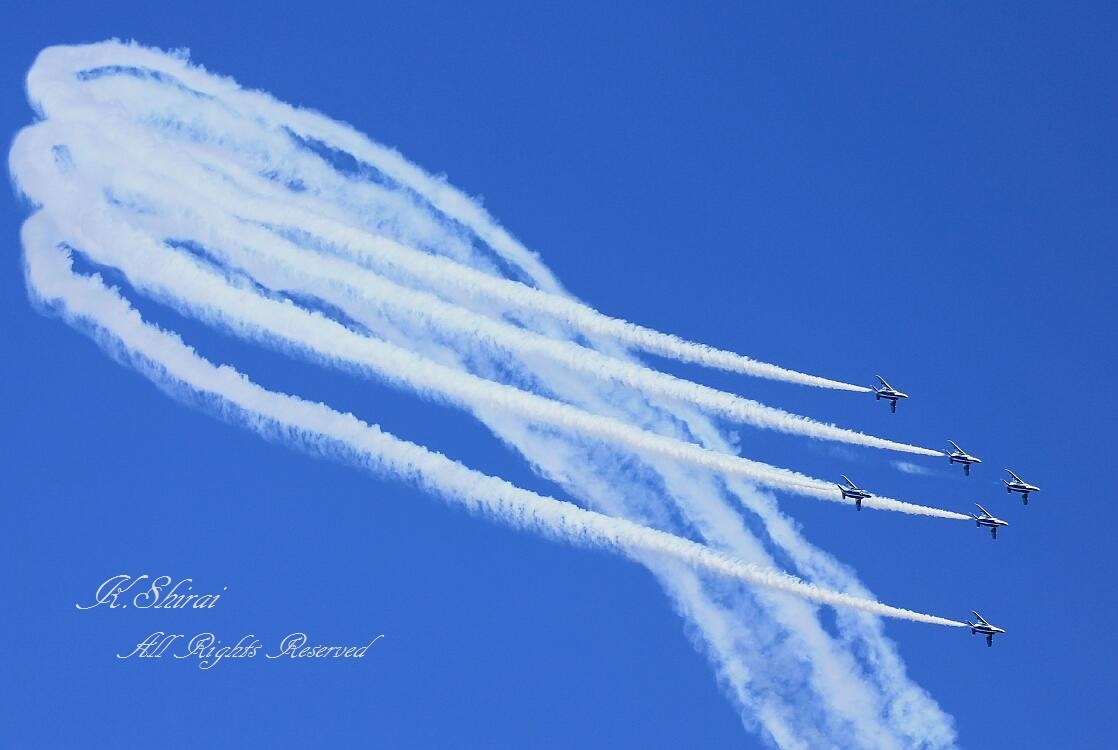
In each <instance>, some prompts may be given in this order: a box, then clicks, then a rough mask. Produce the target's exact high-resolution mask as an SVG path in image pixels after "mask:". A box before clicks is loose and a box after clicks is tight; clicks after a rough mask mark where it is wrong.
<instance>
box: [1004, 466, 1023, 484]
mask: <svg viewBox="0 0 1118 750" xmlns="http://www.w3.org/2000/svg"><path fill="white" fill-rule="evenodd" d="M1006 471H1008V472H1009V475H1010V476H1011V477H1013V478H1014V479H1016V480H1017V481H1018V482H1020V483H1021V484H1024V483H1025V481H1024V480H1023V479H1021V477H1019V476H1017V475H1016V474H1014V473H1013V472H1012V471H1010V470H1009V469H1006Z"/></svg>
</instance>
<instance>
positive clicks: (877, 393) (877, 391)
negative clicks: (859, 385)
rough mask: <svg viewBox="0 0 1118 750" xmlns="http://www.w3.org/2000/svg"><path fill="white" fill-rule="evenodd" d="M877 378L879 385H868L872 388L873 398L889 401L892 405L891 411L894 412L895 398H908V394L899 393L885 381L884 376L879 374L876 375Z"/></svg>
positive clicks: (895, 409) (895, 407) (895, 406)
mask: <svg viewBox="0 0 1118 750" xmlns="http://www.w3.org/2000/svg"><path fill="white" fill-rule="evenodd" d="M877 379H878V380H880V381H881V387H880V388H878V387H876V386H872V385H871V386H870V388H873V393H874V396H873V398H874V400H875V401H880V400H881V399H885V400H886V401H888V402H889V405H890V406H891V407H892V410H893V412H894V413H896V411H897V399H899V398H908V394H907V393H901V392H900V391H898V390H897V389H896V388H894V387H893V386H891V385H889V384H888V383H887V382H885V378H883V377H881V376H880V375H878V376H877Z"/></svg>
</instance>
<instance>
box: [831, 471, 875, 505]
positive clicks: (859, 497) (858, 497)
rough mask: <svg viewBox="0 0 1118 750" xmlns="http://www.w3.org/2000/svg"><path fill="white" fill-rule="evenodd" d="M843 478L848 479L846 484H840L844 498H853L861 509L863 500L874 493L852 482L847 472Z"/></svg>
mask: <svg viewBox="0 0 1118 750" xmlns="http://www.w3.org/2000/svg"><path fill="white" fill-rule="evenodd" d="M842 478H843V479H845V480H846V485H845V486H844V485H841V484H840V485H839V486H838V488H839V489H840V490H841V491H842V499H843V500H853V501H854V504H855V505H856V506H858V510H861V509H862V501H863V500H865V499H866V498H867V497H873V495H872V494H870V493H869V492H866V491H865V490H863V489H862V488H861V487H859V486H858V485H856V484H854V483H853V482H851V481H850V477H848V476H846V475H845V474H843V475H842Z"/></svg>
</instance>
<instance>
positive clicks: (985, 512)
mask: <svg viewBox="0 0 1118 750" xmlns="http://www.w3.org/2000/svg"><path fill="white" fill-rule="evenodd" d="M974 505H975V507H976V508H978V509H979V510H980V511H982V513H983V514H984V515H986V517H988V518H993V517H994V516H993V515H991V514H990V511H988V510H986V509H985V508H983V507H982V506H981V505H979V504H978V503H975V504H974ZM976 614H977V613H976Z"/></svg>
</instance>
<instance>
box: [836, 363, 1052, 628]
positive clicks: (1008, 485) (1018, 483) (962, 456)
mask: <svg viewBox="0 0 1118 750" xmlns="http://www.w3.org/2000/svg"><path fill="white" fill-rule="evenodd" d="M877 379H878V381H879V382H880V384H881V385H880V386H876V385H874V386H870V388H871V389H872V390H873V394H874V400H876V401H881V400H882V399H884V400H886V401H888V402H889V409H890V411H892V412H893V413H896V411H897V401H899V400H900V399H902V398H908V394H907V393H902V392H901V391H898V390H897V389H896V388H894V387H893V386H891V385H889V382H888V381H887V380H885V378H883V377H881V376H880V375H878V376H877ZM947 442H948V443H950V444H951V451H950V452H948V453H947V454H946V455H947V460H948V462H949V463H952V464H961V465H962V467H963V474H964V475H966V476H968V477H969V476H970V467H971V466H973V465H974V464H980V463H982V459H981V458H978V457H977V456H972V455H971V454H969V453H967V452H966V451H965V450H963V449H962V448H960V447H959V444H958V443H956V442H955V441H954V440H948V441H947ZM1006 472H1008V473H1009V476H1010V477H1012V480H1009V479H1003V480H1002V481H1003V482H1004V483H1005V491H1006V492H1008V493H1011V494H1012V493H1014V492H1016V493H1019V494H1020V495H1021V502H1023V503H1024V504H1025V505H1028V504H1029V494H1030V493H1033V492H1040V488H1039V487H1037V486H1036V485H1033V484H1029V483H1028V482H1026V481H1025V480H1023V479H1021V477H1019V476H1017V475H1016V474H1014V473H1013V471H1011V470H1010V469H1006ZM842 478H843V481H844V482H845V484H839V485H838V488H839V491H840V492H842V499H843V500H853V501H854V505H855V507H857V509H858V510H861V509H862V501H863V500H865V499H866V498H867V497H873V495H872V494H870V493H869V492H867V491H866V490H864V489H862V488H861V487H859V486H858V485H856V484H854V482H852V481H851V480H850V478H849V477H847V476H846V475H843V477H842ZM975 506H976V507H977V508H978V510H979V511H980V512H979V513H970V514H968V515H969V516H970V517H971V518H973V519H974V522H975V525H976V526H978V527H979V528H988V529H990V536H991V537H992V538H994V539H997V538H998V529H999V528H1001V527H1002V526H1009V522H1008V521H1003V520H1002V519H1000V518H995V517H994V515H993V514H992V513H991V512H990V511H988V510H986V509H985V508H983V507H982V506H981V505H979V504H978V503H975ZM974 616H975V617H977V618H978V620H977V622H970V621H969V620H968V621H967V626H968V627H969V628H970V632H971V635H974V634H975V633H982V634H983V635H985V636H986V645H987V646H993V645H994V636H995V635H998V634H1001V633H1004V632H1005V630H1004V629H1002V628H999V627H997V626H995V625H991V624H990V622H989V621H988V620H986V619H985V618H984V617H983V616H982V615H980V614H978V613H977V612H974Z"/></svg>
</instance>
